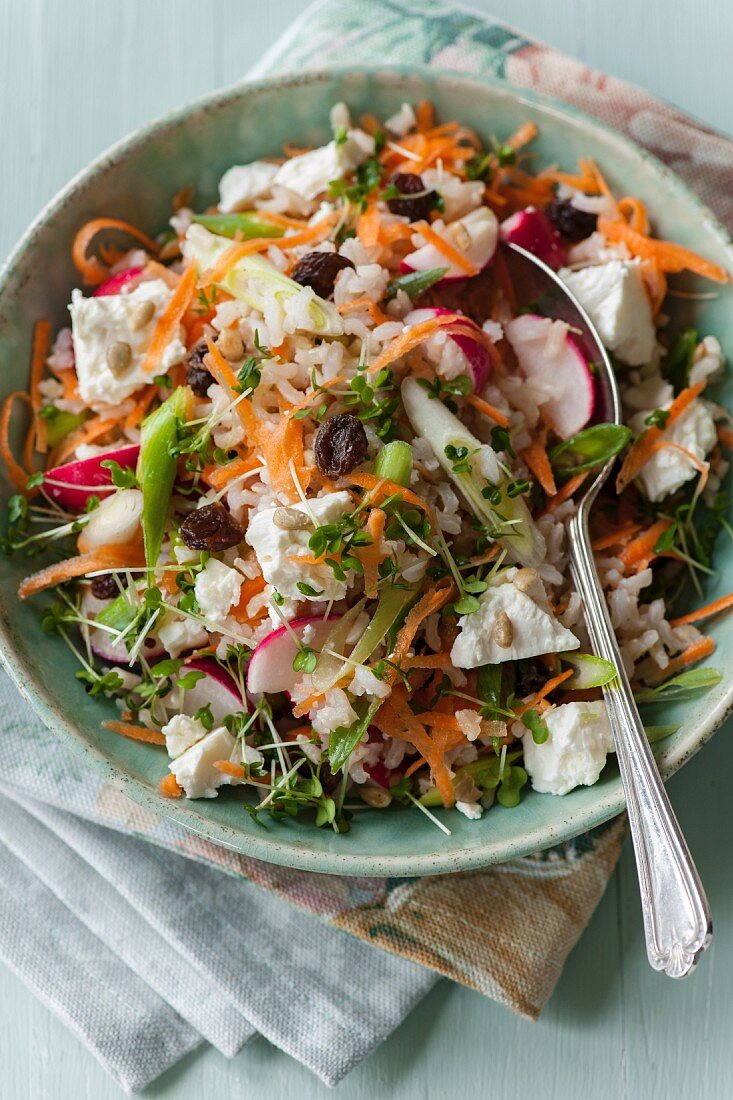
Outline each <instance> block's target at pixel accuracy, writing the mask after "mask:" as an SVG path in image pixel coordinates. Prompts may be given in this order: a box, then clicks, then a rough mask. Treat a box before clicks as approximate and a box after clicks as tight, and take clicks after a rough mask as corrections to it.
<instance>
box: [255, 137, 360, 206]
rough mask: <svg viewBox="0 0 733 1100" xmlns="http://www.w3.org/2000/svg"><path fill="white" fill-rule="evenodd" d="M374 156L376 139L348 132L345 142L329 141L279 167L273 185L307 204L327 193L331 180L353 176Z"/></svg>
mask: <svg viewBox="0 0 733 1100" xmlns="http://www.w3.org/2000/svg"><path fill="white" fill-rule="evenodd" d="M373 152H374V139H373V138H372V137H370V136H369V134H365V133H364V131H363V130H349V133H348V136H347V138H346V141H344V142H343V143H342V144H340V145H339V144H337V143H336V141H329V143H328V145H321V146H320V147H319V148H318V149H311V150H310V152H308V153H301V154H300V156H297V157H291V158H290V160H286V161H285V163H284V164H282V165H280V167H279V168H278V170H277V173H276V175H275V176H274V177H273V180H272V182H273V184H276V185H277V186H279V187H285V188H286V189H287V190H288V191H292V192H293V193H294V194H296V195H298V196H299V197H300V198H301V199H305V200H306V202H312V201H313V199H315V198H317V197H318V195H321V194H323V192H324V191H327V190H328V185H329V183H330V182H331V180H336V179H342V178H343V177H344V176H345V175H346V174H347V172H353V171H354V169H355V168H358V166H359V165H360V164H362V163H363V162H364V161H365V160H366V159H367V157H369V156H371V155H372V153H373Z"/></svg>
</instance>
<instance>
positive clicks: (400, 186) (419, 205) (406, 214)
mask: <svg viewBox="0 0 733 1100" xmlns="http://www.w3.org/2000/svg"><path fill="white" fill-rule="evenodd" d="M390 183H391V184H392V186H393V187H396V188H397V190H398V191H399V193H400V194H399V196H396V197H395V198H393V199H388V200H387V206H388V207H389V209H390V211H391V213H392V214H401V215H402V217H403V218H409V219H410V221H411V222H419V221H427V218H428V215H429V214H430V211H431V210H432V209H433V207H434V206H435V203H436V201H437V198H438V193H437V191H426V190H425V184H424V183H423V181H422V176H417V175H415V174H414V173H413V172H398V173H397V174H396V175H395V176H392V179H391V180H390ZM403 196H404V197H403ZM408 196H409V197H408Z"/></svg>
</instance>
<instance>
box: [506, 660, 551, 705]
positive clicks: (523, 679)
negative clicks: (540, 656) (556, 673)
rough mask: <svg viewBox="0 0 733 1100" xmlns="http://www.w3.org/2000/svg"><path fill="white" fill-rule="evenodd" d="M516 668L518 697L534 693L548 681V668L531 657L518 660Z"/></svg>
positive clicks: (521, 697)
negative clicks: (525, 659)
mask: <svg viewBox="0 0 733 1100" xmlns="http://www.w3.org/2000/svg"><path fill="white" fill-rule="evenodd" d="M515 669H516V681H515V684H514V691H515V694H516V696H517V698H518V699H523V698H524V697H525V695H533V694H534V692H536V691H539V690H540V688H541V687H543V685H544V684H545V683H546V682H547V669H546V668H545V666H544V665H543V664H540V662H539V661H533V660H532V659H531V658H530V659H529V660H527V661H517V663H516V665H515Z"/></svg>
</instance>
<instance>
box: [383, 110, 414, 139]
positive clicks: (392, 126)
mask: <svg viewBox="0 0 733 1100" xmlns="http://www.w3.org/2000/svg"><path fill="white" fill-rule="evenodd" d="M384 125H385V127H386V128H387V129H388V130H389V132H390V133H391V134H396V135H397V137H404V136H405V134H409V132H410V130H414V128H415V127H416V126H417V116H416V114H415V112H414V110H413V108H412V104H410V103H403V104H402V106H401V107H400V109H399V111H397V112H396V114H394V115H391V116H390V117H389V118H388V119H387V121H386V122H385V124H384Z"/></svg>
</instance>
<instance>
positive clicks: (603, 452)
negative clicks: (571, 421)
mask: <svg viewBox="0 0 733 1100" xmlns="http://www.w3.org/2000/svg"><path fill="white" fill-rule="evenodd" d="M630 439H631V429H630V428H627V427H626V426H625V425H624V424H594V425H593V427H592V428H585V429H584V430H583V431H582V432H579V433H578V434H577V435H574V436H573V437H572V438H571V439H566V440H565V441H564V443H558V444H557V446H556V447H552V448H551V450H550V451H549V452H548V453H549V459H550V462H551V463H552V466H553V469H554V470H555V471H556V472H558V473H560V474H564V475H566V476H568V477H570V476H571V475H573V474H580V473H582V472H583V471H584V470H592V469H593V468H594V467H595V466H603V465H605V463H606V462H608V460H609V459H611V458H613V457H614V455H617V454H618V453H619V451H622V450H623V449H624V447H625V446H626V444H627V443H628V442H629V440H630Z"/></svg>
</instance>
